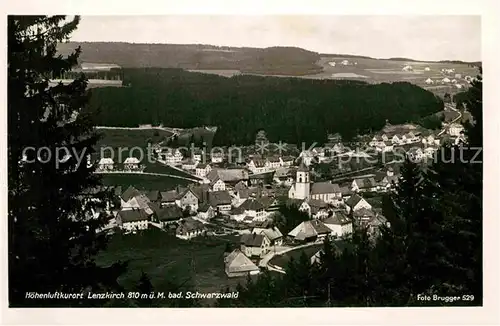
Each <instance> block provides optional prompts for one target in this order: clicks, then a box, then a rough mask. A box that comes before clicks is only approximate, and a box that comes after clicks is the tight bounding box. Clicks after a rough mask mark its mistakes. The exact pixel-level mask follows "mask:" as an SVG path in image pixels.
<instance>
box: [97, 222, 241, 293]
mask: <svg viewBox="0 0 500 326" xmlns="http://www.w3.org/2000/svg"><path fill="white" fill-rule="evenodd" d="M237 240H238V238H236V237H234V236H227V237H218V238H215V237H213V238H206V239H205V238H197V239H193V240H191V241H184V240H180V239H177V238H175V237H174V236H172V235H169V234H167V233H165V232H162V231H160V230H158V229H151V230H147V231H146V232H144V233H143V234H140V233H138V234H136V235H125V236H124V235H114V236H113V237H112V238H111V241H110V243H109V247H108V248H107V250H106V251H104V252H102V253H101V254H100V256H99V257H98V259H97V262H98V264H101V265H103V266H108V265H110V264H112V263H113V262H116V261H118V260H121V261H127V260H130V264H129V269H128V272H127V273H126V274H125V275H123V276H122V277H121V278H120V279H119V282H120V283H121V284H123V285H125V286H127V285H128V286H130V285H133V284H134V282H136V281H137V280H138V279H139V277H140V275H141V271H144V272H146V273H147V274H148V275H149V276H150V277H151V282H152V283H153V285H154V287H155V290H156V291H162V289H163V287H164V286H165V281H166V280H169V281H177V282H179V283H182V282H184V281H186V280H187V279H190V281H189V283H190V284H191V285H192V286H193V287H194V288H196V289H197V290H198V291H200V292H211V291H220V290H221V289H222V288H225V287H226V286H229V287H231V288H232V287H234V286H236V285H237V284H238V282H245V278H244V277H243V278H231V279H229V278H228V277H227V276H226V274H225V272H224V260H223V259H224V257H223V254H224V249H225V245H226V242H229V243H231V244H235V243H237V242H238V241H237Z"/></svg>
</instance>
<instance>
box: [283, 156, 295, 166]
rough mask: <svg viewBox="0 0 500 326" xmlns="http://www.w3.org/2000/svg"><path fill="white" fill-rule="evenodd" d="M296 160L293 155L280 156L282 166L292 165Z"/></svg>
mask: <svg viewBox="0 0 500 326" xmlns="http://www.w3.org/2000/svg"><path fill="white" fill-rule="evenodd" d="M293 162H295V158H294V157H293V156H283V157H280V163H281V166H282V167H290V166H292V165H293Z"/></svg>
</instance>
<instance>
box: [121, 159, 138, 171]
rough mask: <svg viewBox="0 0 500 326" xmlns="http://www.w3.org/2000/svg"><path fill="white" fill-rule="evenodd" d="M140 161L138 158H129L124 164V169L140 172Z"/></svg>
mask: <svg viewBox="0 0 500 326" xmlns="http://www.w3.org/2000/svg"><path fill="white" fill-rule="evenodd" d="M139 164H140V162H139V160H138V159H137V158H136V157H127V158H126V159H125V162H123V168H124V169H125V170H130V171H133V170H138V169H139Z"/></svg>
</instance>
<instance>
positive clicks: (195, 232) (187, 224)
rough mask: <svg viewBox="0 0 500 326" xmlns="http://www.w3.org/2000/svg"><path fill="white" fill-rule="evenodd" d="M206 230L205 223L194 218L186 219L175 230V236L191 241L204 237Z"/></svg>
mask: <svg viewBox="0 0 500 326" xmlns="http://www.w3.org/2000/svg"><path fill="white" fill-rule="evenodd" d="M205 231H206V229H205V226H204V225H203V223H201V222H199V221H197V220H194V219H192V218H186V219H183V220H181V221H180V223H179V226H177V229H176V230H175V236H176V237H177V238H179V239H183V240H190V239H193V238H195V237H197V236H200V235H203V234H204V233H205Z"/></svg>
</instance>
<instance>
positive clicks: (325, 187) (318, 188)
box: [311, 181, 342, 205]
mask: <svg viewBox="0 0 500 326" xmlns="http://www.w3.org/2000/svg"><path fill="white" fill-rule="evenodd" d="M311 198H312V199H317V200H322V201H324V202H326V203H329V204H333V205H338V204H339V203H341V202H342V192H341V191H340V187H339V185H338V184H336V183H331V182H328V181H325V182H315V183H313V184H312V186H311Z"/></svg>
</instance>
